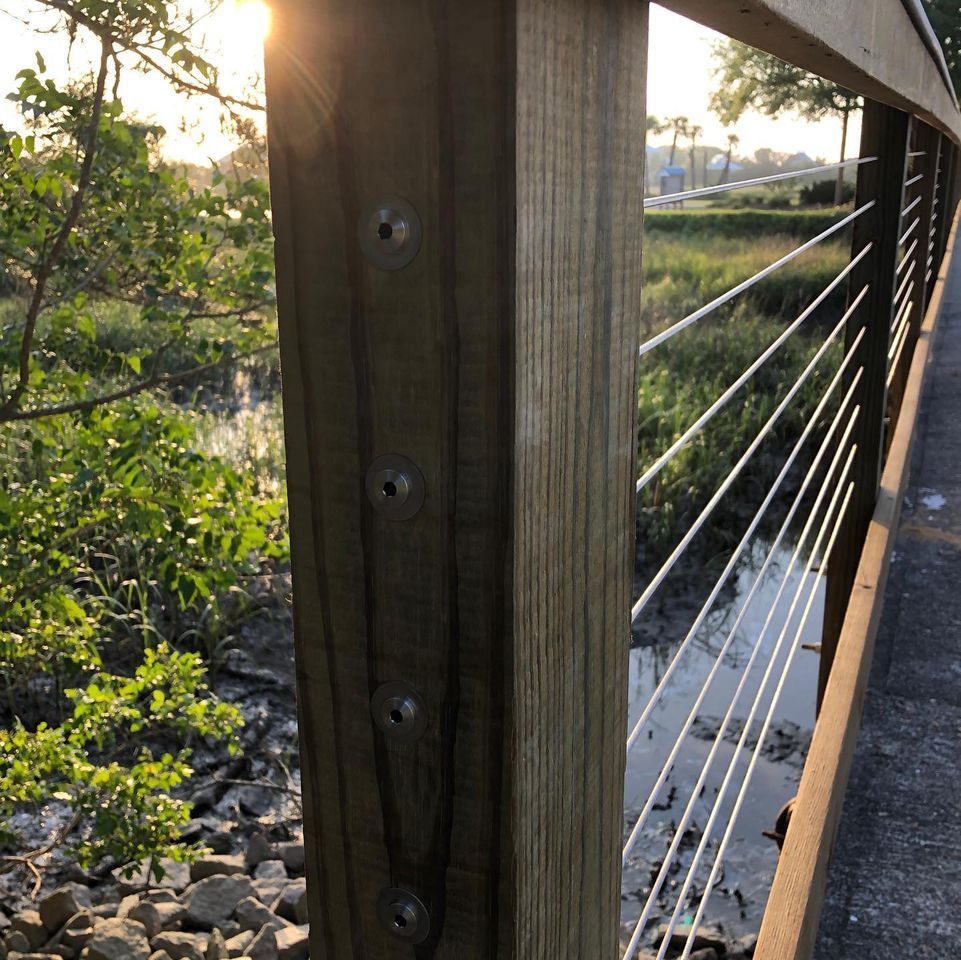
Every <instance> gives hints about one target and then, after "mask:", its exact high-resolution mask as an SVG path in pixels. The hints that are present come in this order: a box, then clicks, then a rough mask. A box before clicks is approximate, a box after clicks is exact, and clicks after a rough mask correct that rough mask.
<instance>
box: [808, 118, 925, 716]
mask: <svg viewBox="0 0 961 960" xmlns="http://www.w3.org/2000/svg"><path fill="white" fill-rule="evenodd" d="M907 153H908V115H907V114H906V113H903V112H901V111H900V110H895V109H894V108H893V107H888V106H885V105H883V104H880V103H877V102H876V101H872V100H865V104H864V116H863V119H862V123H861V156H862V157H869V156H872V157H877V160H876V161H874V162H873V163H863V164H861V165H860V166H859V167H858V185H857V198H856V201H855V203H856V206H857V207H860V206H862V205H864V204H866V203H869V202H870V201H872V200H873V201H874V206H873V207H872V208H871V209H870V210H868V211H866V212H865V213H864V214H863V215H862V216H860V217H858V219H857V220H855V222H854V239H853V245H852V250H853V252H854V253H855V254H857V253H860V251H861V250H863V249H864V247H865V246H866V245H867V244H868V243H871V244H872V247H871V251H870V253H868V255H867V256H866V257H864V259H863V260H861V262H860V263H859V264H858V266H857V267H855V268H854V270H853V271H852V272H851V279H850V285H849V288H848V289H849V290H850V291H851V294H850V296H851V298H852V299H853V297H854V296H856V295H857V294H858V293H859V292H860V291H861V289H862V288H863V287H864V285H865V284H868V285H869V290H868V293H867V295H866V296H865V298H864V300H863V301H862V302H861V305H860V306H859V307H858V309H857V310H856V311H855V312H854V314H853V316H852V318H851V322H850V324H849V326H848V330H847V332H846V336H847V344H848V346H850V344H851V343H852V341H853V340H854V338H855V337H856V336H857V334H858V332H859V331H860V329H861V327H862V326H865V327H867V333H866V335H865V336H864V339H863V340H862V341H861V346H860V347H859V349H858V353H857V362H856V363H852V364H851V365H850V375H852V376H853V374H854V372H855V371H856V370H857V369H858V367H863V368H864V373H863V375H862V379H861V385H860V387H859V388H858V398H857V402H858V405H859V406H860V413H859V416H858V420H857V423H856V425H855V428H854V431H853V433H852V442H854V443H856V444H857V447H858V453H857V457H856V459H855V462H854V469H853V474H852V479H853V480H854V482H855V488H854V495H853V497H852V499H851V503H850V506H849V508H848V511H847V514H846V516H845V519H844V521H843V523H842V525H841V528H840V531H839V533H838V539H837V542H836V544H835V548H834V554H833V555H832V557H831V563H830V564H829V566H828V574H827V592H826V598H825V607H824V628H823V634H822V641H821V664H820V676H819V682H818V705H819V706H820V703H821V699H822V697H823V695H824V689H825V687H826V685H827V679H828V677H829V676H830V673H831V665H832V663H833V662H834V653H835V650H836V649H837V642H838V637H839V636H840V631H841V624H842V622H843V620H844V613H845V610H846V609H847V602H848V597H849V596H850V593H851V587H852V584H853V583H854V574H855V572H856V570H857V565H858V560H859V558H860V556H861V547H862V545H863V544H864V538H865V536H866V534H867V530H868V526H869V524H870V522H871V515H872V513H873V512H874V506H875V502H876V501H877V495H878V482H879V478H880V476H881V458H882V448H883V443H884V432H885V426H884V418H885V412H886V391H885V377H886V374H887V352H888V346H889V337H890V327H891V320H892V315H891V314H892V300H893V297H894V291H895V269H896V266H897V256H898V238H899V237H900V235H901V233H900V232H899V226H900V221H901V210H902V206H901V204H902V198H903V194H904V180H905V171H906V168H907Z"/></svg>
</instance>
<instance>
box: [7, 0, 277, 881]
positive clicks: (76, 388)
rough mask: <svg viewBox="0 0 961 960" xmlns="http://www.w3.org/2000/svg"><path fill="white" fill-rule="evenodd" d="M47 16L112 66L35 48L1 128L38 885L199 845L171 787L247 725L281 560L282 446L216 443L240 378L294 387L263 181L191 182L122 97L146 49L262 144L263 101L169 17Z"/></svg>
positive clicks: (10, 700)
mask: <svg viewBox="0 0 961 960" xmlns="http://www.w3.org/2000/svg"><path fill="white" fill-rule="evenodd" d="M38 5H39V6H40V7H44V8H49V9H50V10H52V11H55V12H56V15H57V16H58V17H60V18H61V20H60V26H61V28H62V29H63V30H65V31H67V32H69V35H70V36H71V37H74V36H75V35H80V36H82V38H83V40H84V42H85V43H86V44H89V45H92V48H93V49H95V50H96V51H97V55H96V56H95V58H94V60H93V64H92V67H93V69H92V72H90V73H88V74H84V73H83V72H82V69H81V70H80V71H77V70H75V71H74V72H75V74H76V75H75V76H74V77H73V78H72V79H71V81H70V82H67V83H58V82H56V81H55V80H54V79H53V78H52V77H51V76H50V75H49V74H48V72H47V69H46V65H45V64H44V62H43V60H42V58H41V57H40V56H39V55H38V56H37V57H36V62H35V63H34V64H31V65H30V66H28V67H26V68H25V69H23V70H22V71H21V72H20V73H19V75H18V78H17V81H18V85H17V89H16V90H15V91H14V92H13V94H12V95H11V98H10V99H12V100H13V101H14V102H15V104H16V106H17V107H18V109H19V111H20V122H19V124H18V129H17V130H16V131H5V130H2V129H0V222H2V234H0V292H2V294H3V295H4V296H5V298H6V299H4V300H3V302H2V303H0V423H2V424H3V435H2V437H3V439H2V441H0V674H2V687H0V872H3V871H7V870H11V869H23V870H26V871H27V872H28V874H29V873H30V872H33V873H34V875H36V874H35V871H36V867H35V861H36V860H37V859H38V858H39V857H41V856H42V855H44V854H46V853H47V852H48V851H49V850H51V849H53V848H55V847H57V846H58V845H61V844H64V845H67V846H68V847H69V848H70V849H71V850H72V852H73V853H74V854H75V855H76V856H77V857H78V858H79V860H80V862H81V863H82V864H83V865H84V866H90V867H96V868H103V867H104V864H105V863H106V865H107V866H111V865H114V864H119V865H125V864H132V863H134V862H136V861H139V860H141V859H145V858H150V859H155V858H157V857H159V856H164V855H168V854H169V855H171V856H175V857H177V858H184V857H188V856H190V855H191V853H192V852H193V851H192V850H191V849H190V848H189V847H185V846H184V845H183V844H182V843H181V840H180V835H181V830H182V827H183V825H184V824H185V823H186V821H187V820H188V819H189V817H190V804H189V803H187V802H185V801H184V800H182V799H178V798H177V796H176V791H177V788H178V786H179V785H181V784H182V783H183V781H185V780H186V779H187V778H189V776H190V775H191V766H190V761H191V756H192V754H193V753H194V751H195V750H196V748H197V746H198V745H200V744H204V745H205V746H206V750H207V751H208V754H213V755H217V753H218V752H219V753H222V754H223V755H224V756H226V755H227V754H228V753H229V752H230V751H233V750H235V749H236V748H237V744H238V739H237V731H238V728H239V727H240V725H241V723H242V716H241V714H240V711H239V710H238V709H237V708H236V707H235V706H232V705H230V704H226V703H223V702H221V701H219V700H218V699H217V697H216V696H215V695H214V694H213V693H212V692H211V690H210V689H209V688H208V685H207V679H206V673H207V669H208V667H209V666H210V665H211V664H215V663H216V662H217V659H218V657H219V656H220V654H221V653H222V651H223V650H224V647H225V645H226V644H228V643H230V641H231V637H232V636H233V634H234V632H235V631H236V629H237V627H238V625H239V624H241V623H242V622H244V620H245V619H247V618H249V617H251V616H253V615H254V614H255V613H257V610H258V607H257V604H256V603H255V602H254V600H253V598H252V597H251V595H250V594H249V593H248V591H247V589H246V588H245V585H246V584H247V583H248V582H250V578H252V577H256V576H258V575H260V574H262V573H265V572H269V571H271V570H275V569H278V568H281V567H282V566H283V565H284V564H285V563H286V562H287V546H286V524H285V521H284V502H285V496H284V488H283V483H282V479H281V471H280V469H279V468H280V463H279V462H278V459H277V458H278V456H279V446H278V445H277V444H276V443H274V444H273V445H271V446H269V448H268V449H267V451H266V453H265V452H264V450H263V449H262V448H261V446H259V445H257V444H254V442H253V441H254V439H255V438H254V437H253V436H252V435H251V434H249V433H248V434H246V435H243V436H241V437H240V438H238V439H235V440H234V441H233V442H232V443H231V444H229V445H226V446H225V449H224V455H223V456H221V455H218V453H217V452H216V449H215V448H216V444H215V443H214V442H213V440H214V437H215V436H216V435H217V432H218V422H219V420H222V419H223V418H224V417H225V416H226V415H227V413H228V412H229V411H233V410H235V409H236V408H237V407H239V406H242V405H243V403H244V402H245V398H244V397H243V396H241V394H242V393H243V392H244V391H243V389H242V388H243V385H244V384H245V383H251V382H253V383H256V384H257V386H258V389H259V390H261V391H262V392H263V393H264V395H266V396H267V397H268V398H269V397H270V396H271V391H272V390H273V389H275V388H276V385H277V381H278V372H277V359H276V344H275V330H274V324H273V297H274V293H273V260H272V242H271V231H270V213H269V204H268V195H267V187H266V184H265V182H264V181H263V178H262V177H257V176H248V175H246V174H244V173H242V172H237V173H235V174H234V175H231V176H226V175H224V174H223V173H222V172H221V171H219V170H217V169H214V170H212V171H211V172H210V175H209V178H208V180H207V182H206V184H198V183H197V182H196V181H190V180H188V179H187V177H186V176H185V174H184V171H183V170H182V169H180V168H178V167H174V166H171V165H170V164H168V163H166V162H165V161H164V159H163V157H162V153H161V144H162V141H163V136H164V131H163V130H162V129H160V128H158V127H155V126H151V125H149V124H144V123H142V122H141V121H140V120H139V119H138V118H137V117H136V116H134V115H133V114H131V113H129V112H128V111H127V110H126V109H125V107H124V105H123V103H122V102H121V101H120V100H119V98H118V95H117V91H118V90H119V89H120V86H121V82H120V81H121V75H122V73H123V72H124V70H125V69H129V67H130V66H131V59H130V58H134V59H135V60H136V59H138V58H139V63H140V66H142V67H144V68H145V69H148V70H155V71H158V72H159V73H160V74H162V75H163V76H164V77H165V78H166V80H167V81H168V82H169V83H170V84H172V86H173V87H174V88H175V89H179V90H181V91H184V90H189V91H192V92H194V93H204V94H209V95H210V96H212V97H214V98H216V99H217V100H218V101H219V102H220V104H222V105H223V106H224V108H225V110H226V111H227V114H228V115H230V116H231V117H233V119H235V120H236V122H237V126H238V129H239V130H241V131H246V132H247V133H248V134H249V133H250V130H252V127H251V125H250V122H249V120H244V118H242V117H239V116H238V115H237V114H236V110H237V109H238V108H239V107H241V106H246V105H244V104H242V102H241V101H238V100H232V99H231V98H230V97H226V96H224V95H223V94H222V93H221V92H220V91H219V90H218V89H217V87H216V84H215V73H214V71H213V69H212V67H211V65H210V64H209V63H207V62H206V61H205V60H204V59H203V57H202V56H201V54H200V53H199V52H198V50H197V49H195V48H194V47H193V45H192V43H191V40H190V35H189V28H190V23H189V21H188V20H184V19H182V18H181V19H178V16H179V14H178V8H177V6H176V5H175V4H173V3H168V2H164V0H156V2H149V3H147V2H143V3H142V2H129V0H96V2H92V0H56V2H53V0H50V2H48V0H38ZM44 22H45V23H48V22H49V21H44ZM81 49H90V46H88V47H85V48H83V47H82V48H81ZM120 51H124V56H122V57H121V56H117V54H118V53H119V52H120ZM128 54H129V56H128ZM80 62H81V64H82V56H81V58H80ZM250 139H251V143H252V145H253V147H256V146H257V144H256V142H255V138H252V137H251V138H250ZM259 146H260V147H261V148H262V144H260V145H259ZM238 170H239V168H238ZM267 461H269V470H270V473H271V476H270V477H269V478H265V477H264V476H263V475H259V474H258V473H257V472H256V469H255V470H251V469H250V467H251V465H254V466H255V467H256V466H260V465H265V466H266V464H267ZM51 800H53V801H57V802H59V804H60V805H61V807H60V809H61V811H64V810H65V811H66V814H65V816H64V819H63V822H62V824H61V826H60V828H59V829H58V831H57V833H56V835H55V836H53V837H52V838H50V839H49V842H47V843H45V844H44V846H43V847H42V848H40V849H32V850H31V849H24V848H23V842H24V841H22V840H21V839H20V838H19V837H18V836H17V835H16V832H15V830H14V827H13V825H14V823H18V822H19V823H22V822H25V821H24V819H23V818H22V817H20V818H19V819H18V818H17V817H16V815H17V814H19V813H24V812H27V811H29V810H31V809H32V808H34V807H35V806H36V805H38V804H46V803H49V802H51Z"/></svg>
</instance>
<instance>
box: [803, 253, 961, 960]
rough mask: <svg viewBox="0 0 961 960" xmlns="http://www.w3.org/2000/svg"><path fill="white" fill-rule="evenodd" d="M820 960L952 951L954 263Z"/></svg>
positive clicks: (960, 286) (960, 430) (959, 906)
mask: <svg viewBox="0 0 961 960" xmlns="http://www.w3.org/2000/svg"><path fill="white" fill-rule="evenodd" d="M815 957H816V960H927V958H935V957H936V958H938V960H946V958H953V957H961V262H959V258H958V257H957V256H956V257H955V262H954V265H953V268H952V271H951V275H950V279H949V281H948V288H947V290H946V291H945V301H944V307H943V311H942V314H941V318H940V321H939V323H938V329H937V332H936V334H935V345H934V352H933V360H932V363H931V366H930V367H929V368H928V373H927V379H926V383H925V390H924V395H923V399H922V405H921V411H920V422H919V434H918V437H917V440H916V445H915V449H914V457H913V461H912V465H911V479H910V484H909V487H908V491H907V494H906V498H905V501H904V509H903V512H902V516H901V525H900V528H899V531H898V538H897V546H896V548H895V555H894V563H893V565H892V567H891V574H890V578H889V580H888V586H887V592H886V597H885V606H884V612H883V615H882V619H881V627H880V632H879V635H878V640H877V649H876V653H875V661H874V664H873V668H872V674H871V682H870V687H869V690H868V694H867V700H866V703H865V709H864V721H863V726H862V729H861V733H860V736H859V738H858V743H857V750H856V754H855V759H854V766H853V769H852V772H851V780H850V783H849V786H848V793H847V797H846V799H845V806H844V813H843V816H842V820H841V827H840V832H839V836H838V842H837V846H836V848H835V853H834V859H833V861H832V864H831V868H830V872H829V877H828V895H827V901H826V903H825V907H824V914H823V916H822V921H821V929H820V933H819V938H818V947H817V950H816V951H815Z"/></svg>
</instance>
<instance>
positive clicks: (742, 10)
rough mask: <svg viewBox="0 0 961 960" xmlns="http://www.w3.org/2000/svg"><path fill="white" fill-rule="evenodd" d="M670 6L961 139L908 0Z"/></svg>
mask: <svg viewBox="0 0 961 960" xmlns="http://www.w3.org/2000/svg"><path fill="white" fill-rule="evenodd" d="M663 6H665V7H667V8H668V9H670V10H674V11H675V12H676V13H680V14H682V15H683V16H685V17H690V18H691V19H692V20H697V21H698V22H699V23H703V24H704V25H705V26H708V27H711V28H712V29H714V30H717V31H719V32H720V33H724V34H727V35H728V36H731V37H734V38H735V39H737V40H742V41H744V42H745V43H749V44H751V45H752V46H755V47H759V48H760V49H761V50H766V51H767V52H769V53H773V54H774V55H775V56H778V57H781V58H782V59H783V60H787V61H789V62H790V63H795V64H797V65H798V66H801V67H804V68H806V69H807V70H810V71H811V72H812V73H817V74H819V75H820V76H822V77H827V78H828V79H829V80H834V81H835V82H837V83H840V84H843V85H844V86H846V87H848V88H849V89H851V90H855V91H856V92H858V93H860V94H861V95H863V96H865V97H869V98H871V99H873V100H879V101H881V102H882V103H886V104H888V105H890V106H892V107H897V108H898V109H900V110H904V111H906V112H908V113H914V114H917V115H918V116H920V117H922V118H923V119H925V120H927V121H928V123H931V124H932V125H934V126H936V127H937V128H938V129H940V130H943V131H944V132H945V133H948V134H949V135H950V136H951V138H952V139H953V140H954V141H955V142H956V143H957V142H961V114H959V113H958V108H957V105H956V104H955V102H954V100H953V98H952V96H951V94H950V93H949V91H948V88H947V86H946V84H945V82H944V80H943V79H942V77H941V73H940V71H939V69H938V66H937V64H936V63H935V61H934V60H933V59H932V57H931V54H930V52H929V51H928V48H927V47H926V46H925V44H924V41H923V40H922V39H921V37H920V35H919V34H918V32H917V30H916V29H915V26H914V24H913V23H912V21H911V18H910V16H909V15H908V12H907V10H905V8H904V4H903V3H902V2H901V0H870V2H865V0H831V2H827V0H820V2H814V0H664V2H663Z"/></svg>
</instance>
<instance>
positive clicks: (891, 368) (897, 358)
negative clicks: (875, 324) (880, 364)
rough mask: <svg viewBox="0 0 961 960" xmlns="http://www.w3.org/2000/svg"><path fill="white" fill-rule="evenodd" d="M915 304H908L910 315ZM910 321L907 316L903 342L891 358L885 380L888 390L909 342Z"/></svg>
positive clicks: (885, 386)
mask: <svg viewBox="0 0 961 960" xmlns="http://www.w3.org/2000/svg"><path fill="white" fill-rule="evenodd" d="M912 306H914V304H913V303H911V304H909V305H908V314H909V315H910V312H911V307H912ZM908 326H909V325H908V323H907V318H905V323H904V324H903V336H902V337H901V342H900V344H899V345H898V349H897V351H896V352H895V354H894V357H893V358H892V359H891V363H890V366H889V368H888V375H887V377H886V378H885V380H884V388H885V389H886V390H890V389H891V384H892V383H894V375H895V373H896V372H897V369H898V364H899V363H900V362H901V354H902V353H903V352H904V346H905V344H906V343H907V342H908Z"/></svg>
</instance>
